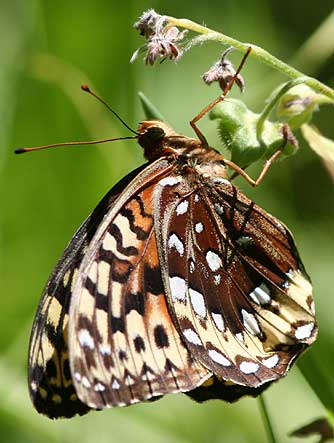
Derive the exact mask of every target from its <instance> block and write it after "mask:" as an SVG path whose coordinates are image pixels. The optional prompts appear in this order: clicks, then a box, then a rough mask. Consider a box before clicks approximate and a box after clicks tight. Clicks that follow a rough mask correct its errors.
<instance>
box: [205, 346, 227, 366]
mask: <svg viewBox="0 0 334 443" xmlns="http://www.w3.org/2000/svg"><path fill="white" fill-rule="evenodd" d="M208 354H209V357H210V358H211V359H212V360H213V361H215V362H216V363H219V364H220V365H222V366H231V362H230V361H229V360H227V358H226V357H224V355H223V354H221V353H220V352H217V351H215V350H214V349H210V350H209V352H208Z"/></svg>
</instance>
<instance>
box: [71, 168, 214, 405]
mask: <svg viewBox="0 0 334 443" xmlns="http://www.w3.org/2000/svg"><path fill="white" fill-rule="evenodd" d="M170 169H171V167H170V166H169V163H168V162H166V161H165V160H159V161H158V162H156V163H155V164H152V165H151V166H150V167H149V168H147V169H146V170H145V171H144V172H143V173H142V174H141V176H138V177H137V178H136V180H135V182H134V183H133V184H132V185H130V186H129V188H128V189H127V190H126V191H125V192H124V193H123V195H122V198H121V199H120V200H119V201H118V202H117V203H116V204H115V205H114V207H113V208H112V210H111V211H110V212H109V214H108V215H107V217H106V218H105V220H104V221H103V223H102V224H101V226H100V228H99V230H98V231H97V233H96V235H95V237H94V238H93V240H92V242H91V244H90V246H89V249H88V250H87V252H86V256H85V258H84V260H83V262H82V265H81V267H80V270H79V277H78V279H77V282H76V285H75V288H74V292H73V299H72V303H71V311H70V329H69V333H70V359H71V372H72V376H73V379H74V383H75V387H76V391H77V394H78V396H79V398H80V399H81V400H82V401H83V402H84V403H86V404H88V405H89V406H90V407H95V408H103V407H111V406H122V405H128V404H131V403H135V402H138V401H141V400H145V399H150V398H152V397H154V396H159V395H162V394H166V393H170V392H180V391H189V390H191V389H194V388H195V387H197V386H198V385H200V384H201V383H202V382H203V381H204V380H205V379H206V378H208V377H209V376H210V373H209V371H208V370H207V369H205V368H204V367H203V366H202V365H201V364H200V363H199V362H196V361H194V359H193V357H192V355H191V354H190V352H189V351H188V349H187V348H186V347H185V345H184V344H183V340H182V339H181V338H180V336H179V334H178V331H177V329H176V328H175V326H174V324H173V321H172V319H171V316H170V314H169V310H168V308H167V303H166V298H165V295H164V287H163V283H162V278H161V272H163V270H161V266H160V260H159V255H158V250H157V246H156V237H155V230H154V214H153V212H154V202H153V195H154V192H155V189H156V188H157V187H159V186H160V183H161V182H163V181H164V180H167V181H168V180H169V178H167V179H166V177H165V176H166V175H168V174H170V173H171V171H170ZM163 177H165V178H163Z"/></svg>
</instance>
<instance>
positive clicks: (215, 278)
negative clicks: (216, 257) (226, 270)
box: [213, 274, 221, 286]
mask: <svg viewBox="0 0 334 443" xmlns="http://www.w3.org/2000/svg"><path fill="white" fill-rule="evenodd" d="M213 281H214V283H215V285H217V286H218V285H219V284H220V282H221V276H220V275H219V274H216V275H214V276H213Z"/></svg>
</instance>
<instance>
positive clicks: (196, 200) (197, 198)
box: [194, 194, 199, 203]
mask: <svg viewBox="0 0 334 443" xmlns="http://www.w3.org/2000/svg"><path fill="white" fill-rule="evenodd" d="M194 200H195V202H196V203H198V202H199V196H198V194H196V195H195V197H194Z"/></svg>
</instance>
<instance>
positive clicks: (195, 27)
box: [166, 16, 334, 102]
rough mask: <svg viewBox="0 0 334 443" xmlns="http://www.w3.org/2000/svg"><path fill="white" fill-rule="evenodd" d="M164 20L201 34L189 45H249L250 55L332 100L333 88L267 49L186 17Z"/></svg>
mask: <svg viewBox="0 0 334 443" xmlns="http://www.w3.org/2000/svg"><path fill="white" fill-rule="evenodd" d="M166 20H167V21H168V24H169V25H171V26H177V27H180V28H185V29H189V30H190V31H194V32H197V33H199V34H202V35H201V36H199V37H195V38H194V39H192V41H191V46H193V45H196V44H201V43H204V42H205V41H218V42H220V43H222V44H224V45H229V46H233V47H234V48H235V49H237V50H239V51H241V52H243V53H245V52H246V51H247V49H248V48H249V47H251V48H252V51H251V53H250V56H251V57H254V58H257V59H259V60H260V61H261V62H263V63H265V64H267V65H268V66H270V67H271V68H273V69H275V70H277V71H279V72H281V73H282V74H284V75H286V76H288V77H289V78H291V79H299V78H300V77H303V83H305V84H307V85H308V86H310V87H311V88H313V89H314V90H315V91H317V92H320V93H321V94H324V95H326V96H327V97H329V98H330V99H331V100H333V102H334V90H333V89H331V88H329V87H328V86H326V85H324V84H323V83H321V82H320V81H319V80H317V79H315V78H313V77H309V76H306V75H304V74H303V73H302V72H300V71H298V70H297V69H295V68H293V67H292V66H289V65H288V64H286V63H284V62H282V60H279V59H278V58H276V57H274V56H273V55H271V54H270V53H269V52H268V51H266V50H265V49H263V48H261V47H260V46H256V45H252V44H250V43H242V42H240V41H239V40H236V39H234V38H232V37H229V36H227V35H225V34H221V33H219V32H216V31H213V30H212V29H209V28H206V27H205V26H201V25H199V24H198V23H195V22H192V21H191V20H188V19H177V18H174V17H169V16H168V17H166Z"/></svg>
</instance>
